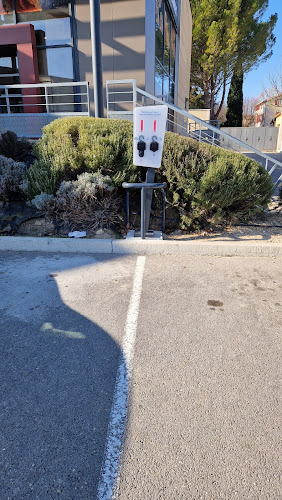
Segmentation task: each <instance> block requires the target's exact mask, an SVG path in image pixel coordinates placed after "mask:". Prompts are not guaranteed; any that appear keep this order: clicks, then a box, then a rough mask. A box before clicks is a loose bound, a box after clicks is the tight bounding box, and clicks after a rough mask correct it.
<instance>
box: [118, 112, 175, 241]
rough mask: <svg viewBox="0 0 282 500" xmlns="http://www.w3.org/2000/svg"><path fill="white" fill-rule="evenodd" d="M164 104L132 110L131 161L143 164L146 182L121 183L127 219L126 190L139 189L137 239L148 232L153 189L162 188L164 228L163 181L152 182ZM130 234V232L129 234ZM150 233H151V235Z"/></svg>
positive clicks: (159, 151) (158, 159)
mask: <svg viewBox="0 0 282 500" xmlns="http://www.w3.org/2000/svg"><path fill="white" fill-rule="evenodd" d="M167 112H168V107H167V106H166V105H165V104H164V105H160V106H142V107H139V108H135V109H134V115H133V120H134V126H133V163H134V165H136V166H139V167H146V168H147V172H146V182H144V183H134V184H132V183H127V182H124V183H123V184H122V186H123V187H124V188H125V189H127V220H129V193H128V189H130V188H137V189H138V188H139V189H141V238H142V239H144V238H145V237H146V233H147V234H148V231H149V220H150V212H151V204H152V194H153V189H162V190H163V216H162V231H164V209H165V193H164V189H165V187H166V184H165V183H154V178H155V169H156V168H159V167H160V166H161V162H162V152H163V144H164V136H165V129H166V120H167ZM130 236H131V235H130ZM153 236H154V235H153Z"/></svg>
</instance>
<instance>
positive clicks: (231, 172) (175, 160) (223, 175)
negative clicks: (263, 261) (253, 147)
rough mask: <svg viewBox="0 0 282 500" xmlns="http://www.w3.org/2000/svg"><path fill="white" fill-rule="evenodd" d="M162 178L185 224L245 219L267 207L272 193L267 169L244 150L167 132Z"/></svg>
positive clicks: (171, 201)
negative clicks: (227, 148)
mask: <svg viewBox="0 0 282 500" xmlns="http://www.w3.org/2000/svg"><path fill="white" fill-rule="evenodd" d="M158 180H160V181H165V182H167V184H168V187H167V202H168V204H169V205H170V206H173V207H176V208H177V209H178V212H179V217H180V225H181V227H182V228H183V229H190V228H195V227H199V226H202V225H203V224H205V223H206V221H207V220H208V219H211V220H212V221H213V222H215V223H220V222H223V221H227V222H236V221H238V220H245V219H247V218H248V217H250V216H252V215H254V214H255V213H257V212H260V211H262V210H263V208H264V207H265V206H266V205H267V203H268V201H269V200H270V198H271V195H272V193H273V189H274V186H273V183H272V181H271V178H270V176H269V174H268V173H267V172H266V171H265V169H264V168H263V167H262V166H261V165H260V164H259V163H257V162H255V161H254V160H251V159H250V158H248V157H246V156H244V155H242V154H240V153H233V152H230V151H226V150H223V149H220V148H218V147H214V146H209V145H207V144H204V143H199V142H196V141H194V140H193V139H189V138H185V137H180V136H177V135H176V134H173V133H171V132H168V133H166V137H165V142H164V150H163V160H162V167H161V169H160V172H159V174H158Z"/></svg>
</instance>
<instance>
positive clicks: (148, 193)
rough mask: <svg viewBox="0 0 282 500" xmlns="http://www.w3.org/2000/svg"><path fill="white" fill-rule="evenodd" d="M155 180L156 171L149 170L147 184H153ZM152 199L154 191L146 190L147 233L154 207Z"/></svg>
mask: <svg viewBox="0 0 282 500" xmlns="http://www.w3.org/2000/svg"><path fill="white" fill-rule="evenodd" d="M154 180H155V169H154V168H149V167H148V168H147V173H146V183H150V184H151V183H153V182H154ZM152 197H153V189H146V201H145V211H146V214H145V231H146V233H147V232H148V231H149V221H150V213H151V206H152Z"/></svg>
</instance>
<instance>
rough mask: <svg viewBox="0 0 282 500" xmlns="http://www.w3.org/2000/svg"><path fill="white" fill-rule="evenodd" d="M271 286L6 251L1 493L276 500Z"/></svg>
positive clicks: (257, 266)
mask: <svg viewBox="0 0 282 500" xmlns="http://www.w3.org/2000/svg"><path fill="white" fill-rule="evenodd" d="M281 278H282V267H281V258H278V257H277V258H275V257H260V258H258V257H248V258H244V257H197V256H153V255H152V256H147V257H138V256H126V257H125V256H121V255H119V256H116V255H111V256H107V255H102V254H100V255H73V254H68V255H64V254H47V253H45V254H44V253H36V252H15V253H14V252H1V253H0V284H1V303H0V313H1V335H0V344H1V348H0V353H1V363H0V389H1V399H0V434H1V437H0V443H1V446H0V470H1V473H0V492H1V494H0V498H1V499H2V498H3V499H5V500H8V499H13V500H14V499H15V500H18V499H19V500H21V499H29V500H33V499H40V500H45V499H46V500H47V499H53V498H54V499H56V498H61V499H64V500H71V499H74V500H86V499H95V498H97V499H98V500H101V499H102V498H103V499H106V498H109V499H110V498H119V499H122V500H125V499H126V500H127V499H134V500H147V499H148V500H154V499H162V500H171V499H187V500H190V499H209V500H210V499H216V500H217V499H218V500H219V499H228V500H230V499H232V500H233V499H234V500H235V499H236V500H237V499H254V500H255V499H256V500H257V499H260V500H261V499H276V498H277V499H278V498H279V497H280V484H279V472H280V470H279V456H280V455H281V449H280V448H279V446H280V435H279V426H280V423H281V421H279V415H280V413H281V411H280V413H279V410H280V407H279V404H280V394H281V389H280V386H279V379H280V376H281V373H280V371H281V368H280V365H281V363H280V355H279V350H280V345H281V344H280V342H281V341H280V337H281V324H282V279H281ZM123 412H125V413H123Z"/></svg>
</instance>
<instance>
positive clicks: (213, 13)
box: [190, 0, 241, 120]
mask: <svg viewBox="0 0 282 500" xmlns="http://www.w3.org/2000/svg"><path fill="white" fill-rule="evenodd" d="M190 4H191V10H192V17H193V40H192V61H191V85H192V86H193V87H194V88H195V89H196V90H197V91H198V92H200V91H201V92H202V93H203V98H204V108H210V109H211V119H212V120H213V119H215V118H217V115H218V114H219V111H218V113H217V114H216V113H215V110H214V109H215V103H216V100H217V98H218V94H219V92H220V91H221V90H223V93H224V94H225V85H226V80H227V79H228V78H230V77H231V74H232V70H233V60H234V54H235V53H236V49H237V43H238V34H239V29H238V14H239V8H240V4H241V0H191V1H190ZM223 100H224V99H223ZM223 100H222V104H223Z"/></svg>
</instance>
